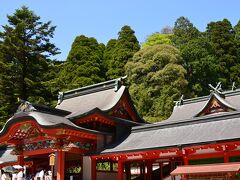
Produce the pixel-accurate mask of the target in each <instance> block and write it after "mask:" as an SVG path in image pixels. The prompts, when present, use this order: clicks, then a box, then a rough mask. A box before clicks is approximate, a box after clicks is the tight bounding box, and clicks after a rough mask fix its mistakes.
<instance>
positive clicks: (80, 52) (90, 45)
mask: <svg viewBox="0 0 240 180" xmlns="http://www.w3.org/2000/svg"><path fill="white" fill-rule="evenodd" d="M103 51H104V45H103V44H99V43H98V42H97V40H96V39H95V38H89V37H86V36H84V35H81V36H78V37H76V39H75V40H74V42H73V44H72V48H71V50H70V52H69V54H68V57H67V60H66V62H65V63H64V67H63V70H62V71H61V72H60V74H59V77H58V78H57V80H56V81H57V82H58V83H59V84H60V86H61V90H66V89H73V88H79V87H83V86H86V85H90V84H94V83H98V82H101V81H104V71H102V69H103V63H102V59H103Z"/></svg>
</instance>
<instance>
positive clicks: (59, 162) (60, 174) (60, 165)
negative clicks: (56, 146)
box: [57, 150, 65, 180]
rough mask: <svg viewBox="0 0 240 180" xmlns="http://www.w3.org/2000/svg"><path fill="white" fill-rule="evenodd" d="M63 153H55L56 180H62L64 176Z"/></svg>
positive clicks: (59, 151) (60, 151)
mask: <svg viewBox="0 0 240 180" xmlns="http://www.w3.org/2000/svg"><path fill="white" fill-rule="evenodd" d="M64 172H65V152H64V151H62V150H58V151H57V180H64V176H65V173H64Z"/></svg>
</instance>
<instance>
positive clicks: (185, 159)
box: [183, 156, 188, 165]
mask: <svg viewBox="0 0 240 180" xmlns="http://www.w3.org/2000/svg"><path fill="white" fill-rule="evenodd" d="M183 162H184V165H188V157H187V156H183Z"/></svg>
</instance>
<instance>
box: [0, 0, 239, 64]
mask: <svg viewBox="0 0 240 180" xmlns="http://www.w3.org/2000/svg"><path fill="white" fill-rule="evenodd" d="M23 5H25V6H28V7H29V8H30V9H31V10H33V11H34V12H35V13H36V14H37V15H38V16H40V17H41V20H42V21H44V22H46V21H49V20H51V21H52V25H56V26H57V28H56V31H55V36H54V39H53V40H52V42H54V43H55V44H56V46H57V47H58V48H60V50H61V52H62V53H61V54H60V55H58V56H56V58H57V59H59V60H65V59H66V57H67V55H68V52H69V50H70V48H71V44H72V42H73V41H74V39H75V37H76V36H78V35H81V34H83V35H86V36H89V37H95V38H96V39H97V40H98V42H102V43H104V44H106V43H107V42H108V40H109V39H111V38H117V33H118V32H119V30H120V29H121V27H122V26H123V25H130V26H131V27H132V29H134V30H135V33H136V36H137V38H138V40H139V41H140V42H144V40H145V38H146V37H147V36H148V35H150V34H152V33H153V32H157V31H160V30H161V29H162V28H163V27H164V26H174V22H175V21H176V19H177V18H178V17H180V16H185V17H188V18H189V19H190V21H191V22H192V23H193V24H194V25H195V26H196V27H197V28H198V29H199V30H201V31H204V30H205V28H206V26H207V23H209V22H210V21H218V20H222V19H223V18H227V19H228V20H230V21H231V23H232V24H233V25H236V23H237V22H238V20H239V19H240V11H239V7H240V1H239V0H165V1H163V0H121V1H120V0H48V1H47V0H42V1H40V0H9V1H4V0H2V1H1V3H0V25H4V24H6V23H7V18H6V15H7V14H10V15H11V14H12V13H14V11H15V9H17V8H20V7H21V6H23ZM0 30H1V28H0Z"/></svg>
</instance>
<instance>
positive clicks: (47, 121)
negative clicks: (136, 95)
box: [0, 111, 102, 136]
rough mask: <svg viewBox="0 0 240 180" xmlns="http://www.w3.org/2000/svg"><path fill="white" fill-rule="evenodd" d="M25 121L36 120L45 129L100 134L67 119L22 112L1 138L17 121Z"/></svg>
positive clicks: (40, 113)
mask: <svg viewBox="0 0 240 180" xmlns="http://www.w3.org/2000/svg"><path fill="white" fill-rule="evenodd" d="M25 119H28V120H29V119H31V120H35V121H36V122H37V124H38V125H39V126H41V127H45V128H57V127H64V128H69V129H75V130H79V131H84V132H90V133H94V134H99V133H100V132H98V131H95V130H90V129H86V128H82V127H79V126H77V125H75V124H74V123H72V122H71V121H70V120H68V119H67V118H64V117H61V116H57V115H52V114H47V113H42V112H37V111H32V112H20V113H17V114H15V115H14V116H13V117H11V118H10V119H9V120H8V121H7V122H6V123H5V125H4V127H3V129H2V130H1V131H0V136H2V135H3V134H4V133H5V132H6V131H7V130H8V128H9V127H10V126H11V125H12V124H14V123H16V122H17V121H22V120H25ZM101 134H102V133H101Z"/></svg>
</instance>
